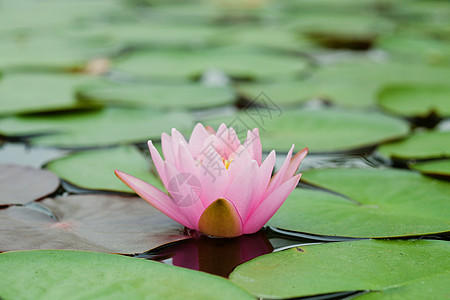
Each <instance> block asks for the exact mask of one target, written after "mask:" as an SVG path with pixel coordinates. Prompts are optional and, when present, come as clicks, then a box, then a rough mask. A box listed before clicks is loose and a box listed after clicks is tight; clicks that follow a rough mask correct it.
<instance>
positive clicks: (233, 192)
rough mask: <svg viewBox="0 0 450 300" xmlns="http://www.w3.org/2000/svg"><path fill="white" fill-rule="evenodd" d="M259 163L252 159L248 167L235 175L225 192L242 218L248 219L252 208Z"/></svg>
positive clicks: (226, 197)
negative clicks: (254, 183)
mask: <svg viewBox="0 0 450 300" xmlns="http://www.w3.org/2000/svg"><path fill="white" fill-rule="evenodd" d="M257 171H258V164H257V163H256V161H254V160H251V161H249V163H248V164H247V166H246V168H244V169H241V172H240V173H239V174H238V175H237V176H235V177H234V178H233V179H232V180H233V181H232V182H231V184H230V186H229V187H228V189H227V191H226V193H225V197H224V198H225V199H227V200H229V201H230V202H232V203H233V204H234V206H235V207H236V209H237V211H238V213H239V215H240V216H241V219H242V220H246V219H247V216H248V214H249V211H250V209H251V208H252V199H253V197H252V196H253V182H254V180H255V177H256V175H257Z"/></svg>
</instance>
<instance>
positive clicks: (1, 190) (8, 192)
mask: <svg viewBox="0 0 450 300" xmlns="http://www.w3.org/2000/svg"><path fill="white" fill-rule="evenodd" d="M58 187H59V178H58V177H57V176H56V175H55V174H53V173H52V172H49V171H46V170H41V169H37V168H31V167H25V166H18V165H11V164H0V204H25V203H28V202H30V201H34V200H36V199H40V198H43V197H45V196H47V195H49V194H51V193H53V192H54V191H56V189H57V188H58Z"/></svg>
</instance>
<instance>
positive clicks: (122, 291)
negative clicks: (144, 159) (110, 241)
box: [0, 250, 254, 300]
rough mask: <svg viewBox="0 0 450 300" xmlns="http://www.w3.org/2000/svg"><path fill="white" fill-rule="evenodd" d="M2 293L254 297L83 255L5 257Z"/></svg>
mask: <svg viewBox="0 0 450 300" xmlns="http://www.w3.org/2000/svg"><path fill="white" fill-rule="evenodd" d="M0 267H1V269H2V270H8V272H7V273H6V272H2V275H0V279H1V280H0V281H1V283H0V293H1V295H2V298H3V299H5V300H9V299H36V300H38V299H45V300H52V299H57V300H59V299H69V298H74V297H76V298H79V299H81V298H83V299H94V298H103V297H105V298H108V299H163V298H164V299H168V298H169V299H175V298H183V299H254V298H253V297H252V296H250V295H249V294H248V293H246V292H245V291H244V290H242V289H240V288H239V287H237V286H236V285H234V284H232V283H231V282H229V281H227V280H226V279H224V278H220V277H218V276H213V275H209V274H206V273H203V272H196V271H192V270H187V269H183V268H178V267H174V266H168V265H164V264H161V263H159V262H153V261H148V260H143V259H138V258H131V257H125V256H120V255H114V254H105V253H95V252H83V251H61V250H59V251H58V250H45V251H44V250H41V251H23V252H22V251H20V252H9V253H2V254H0Z"/></svg>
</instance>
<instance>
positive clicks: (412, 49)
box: [378, 15, 450, 66]
mask: <svg viewBox="0 0 450 300" xmlns="http://www.w3.org/2000/svg"><path fill="white" fill-rule="evenodd" d="M449 16H450V15H449ZM447 26H448V25H447ZM424 27H425V26H424ZM378 46H379V47H380V48H381V49H383V50H385V51H388V52H389V53H390V55H391V56H394V57H395V59H397V60H403V61H405V62H410V61H420V60H421V61H423V62H424V63H428V64H430V65H436V66H442V65H450V54H449V53H450V44H449V43H448V41H445V40H444V41H443V40H439V39H436V38H427V37H422V36H420V37H418V36H417V33H416V32H414V34H411V35H398V34H396V35H392V36H387V37H384V38H381V39H380V41H379V42H378Z"/></svg>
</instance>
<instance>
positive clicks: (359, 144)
mask: <svg viewBox="0 0 450 300" xmlns="http://www.w3.org/2000/svg"><path fill="white" fill-rule="evenodd" d="M254 103H256V104H260V105H261V106H262V107H261V108H257V109H247V110H245V111H244V112H242V113H240V114H237V115H234V116H226V117H222V118H217V119H216V120H211V121H208V120H207V121H205V123H206V124H212V125H214V127H215V126H217V125H218V124H219V123H221V122H224V123H225V124H228V125H229V126H232V127H235V128H238V131H239V132H238V135H239V136H240V137H241V139H242V138H243V137H244V135H245V134H246V133H247V129H252V128H255V127H258V128H259V131H260V135H261V141H262V146H263V149H264V150H268V151H270V150H272V149H275V150H277V151H286V152H287V151H288V150H289V148H290V147H291V145H292V144H295V146H296V148H297V149H301V148H303V147H308V148H309V149H310V150H311V151H313V152H329V151H347V150H354V149H360V148H365V147H371V146H374V145H376V144H378V143H381V142H384V141H388V140H392V139H396V138H399V137H402V136H404V135H406V134H407V133H408V125H407V124H406V123H405V122H403V121H401V120H398V119H395V118H392V117H389V116H386V115H382V114H380V113H374V112H359V111H344V110H337V109H324V110H306V109H297V110H287V111H284V110H282V109H281V108H280V107H279V106H278V105H277V104H276V102H275V99H274V100H273V101H272V100H271V99H269V98H265V99H261V98H258V99H256V100H255V102H254Z"/></svg>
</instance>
